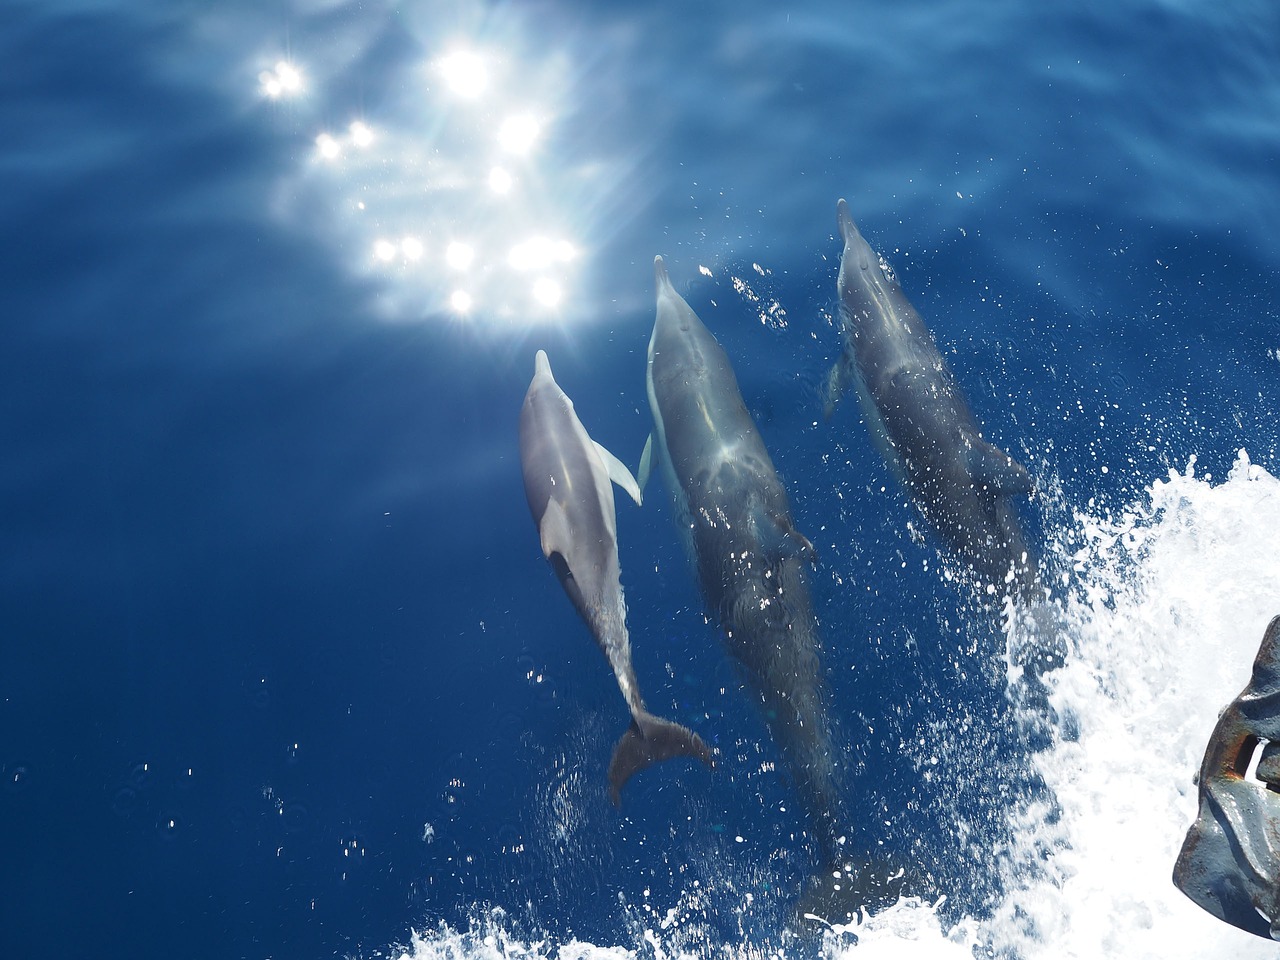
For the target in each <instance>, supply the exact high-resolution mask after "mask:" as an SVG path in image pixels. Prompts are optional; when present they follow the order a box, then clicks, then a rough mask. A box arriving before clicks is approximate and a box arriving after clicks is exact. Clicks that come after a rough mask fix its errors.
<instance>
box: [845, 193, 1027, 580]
mask: <svg viewBox="0 0 1280 960" xmlns="http://www.w3.org/2000/svg"><path fill="white" fill-rule="evenodd" d="M836 217H837V219H838V220H839V223H840V233H841V235H842V236H843V237H844V252H843V254H842V255H841V257H840V278H839V288H840V315H841V320H842V326H843V329H844V338H845V345H844V352H843V354H842V355H841V357H840V359H839V360H837V361H836V364H835V366H834V367H832V369H831V373H830V375H829V376H828V378H827V388H826V403H825V413H826V415H827V416H830V415H831V413H832V411H833V410H834V408H835V405H836V402H837V401H838V400H839V399H840V396H841V395H842V394H843V393H844V392H845V391H846V390H847V389H848V387H849V386H850V385H851V384H852V385H853V386H854V387H855V388H856V390H857V393H858V399H859V401H860V402H861V406H862V411H863V415H864V416H865V418H866V421H867V426H868V429H869V430H870V431H871V435H872V439H873V441H874V442H875V443H876V446H877V447H878V448H879V450H880V452H881V454H882V455H883V456H884V458H885V460H886V461H887V462H888V464H889V467H890V469H891V470H892V471H893V472H894V474H895V475H896V476H897V478H898V480H899V481H900V482H901V483H902V485H903V486H904V487H905V488H906V491H907V493H908V495H909V496H910V498H911V500H912V501H913V502H914V503H915V505H916V507H917V508H918V509H919V511H920V513H921V514H922V515H923V516H924V518H925V520H926V521H927V523H928V524H929V526H931V527H932V528H933V530H934V531H935V533H936V534H937V535H938V536H939V537H940V538H941V540H942V541H943V543H945V544H946V546H947V547H948V548H949V549H950V550H951V551H952V552H953V553H954V554H955V555H956V556H957V557H958V558H960V559H961V560H962V561H964V562H965V563H966V564H968V565H969V566H970V567H971V568H972V569H973V570H974V572H975V573H976V574H977V575H978V577H979V578H980V580H981V581H982V582H983V583H985V584H991V585H995V586H996V588H997V589H1004V590H1006V592H1008V593H1010V594H1011V595H1013V596H1014V597H1015V598H1016V599H1021V600H1028V601H1030V600H1034V599H1038V595H1039V594H1040V593H1041V592H1042V591H1040V589H1039V575H1038V571H1037V564H1036V560H1035V558H1034V557H1033V556H1032V553H1031V550H1030V548H1029V547H1028V546H1027V541H1026V537H1025V536H1024V534H1023V531H1022V527H1021V526H1020V524H1019V521H1018V513H1017V508H1016V506H1015V503H1014V498H1015V497H1021V496H1023V495H1026V494H1028V493H1030V492H1031V488H1032V485H1031V478H1030V477H1029V476H1028V474H1027V471H1026V469H1025V468H1024V467H1023V466H1022V465H1021V464H1020V463H1018V462H1017V461H1015V460H1014V459H1013V458H1012V457H1011V456H1009V455H1008V454H1007V453H1005V452H1004V451H1003V450H1001V449H1000V448H999V447H997V446H995V445H993V444H991V443H989V442H988V441H986V440H984V439H983V438H982V433H981V430H980V428H979V427H978V422H977V420H975V419H974V416H973V412H972V411H971V410H970V409H969V405H968V404H967V403H966V402H965V399H964V395H963V394H962V393H961V391H960V386H959V384H958V383H957V382H956V379H955V376H954V375H953V374H952V372H951V370H950V368H949V367H948V366H947V364H946V362H945V361H944V360H943V359H942V354H940V353H939V352H938V348H937V345H936V344H935V343H934V341H933V336H932V335H931V334H930V333H929V330H928V328H926V327H925V325H924V321H923V320H922V319H920V314H918V313H917V312H916V310H915V307H913V306H912V305H911V302H910V301H909V300H908V299H907V298H906V295H905V294H904V293H903V292H902V288H901V287H900V286H899V285H898V282H897V279H896V278H895V277H894V275H893V272H892V270H891V269H890V268H889V266H888V265H887V264H886V263H885V262H884V260H883V259H881V257H880V255H879V254H877V253H876V252H875V250H873V249H872V248H871V245H870V244H868V243H867V241H866V240H864V239H863V237H862V234H861V233H859V232H858V228H857V226H856V225H855V224H854V222H853V217H852V216H851V215H850V213H849V205H848V204H847V203H845V201H844V200H840V201H839V202H838V203H837V204H836ZM1006 585H1007V586H1006Z"/></svg>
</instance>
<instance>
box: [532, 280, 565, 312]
mask: <svg viewBox="0 0 1280 960" xmlns="http://www.w3.org/2000/svg"><path fill="white" fill-rule="evenodd" d="M563 295H564V294H563V291H562V290H561V289H560V284H558V283H556V281H554V280H552V279H550V278H549V277H540V278H539V279H538V280H536V281H534V284H533V299H534V300H536V301H538V303H539V304H541V305H542V306H544V307H558V306H559V305H560V299H561V297H562V296H563Z"/></svg>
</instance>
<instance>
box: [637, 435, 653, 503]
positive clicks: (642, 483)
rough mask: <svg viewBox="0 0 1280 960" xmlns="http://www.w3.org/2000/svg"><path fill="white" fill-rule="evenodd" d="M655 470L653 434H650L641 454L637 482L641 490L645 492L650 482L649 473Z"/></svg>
mask: <svg viewBox="0 0 1280 960" xmlns="http://www.w3.org/2000/svg"><path fill="white" fill-rule="evenodd" d="M652 470H653V434H652V433H651V434H649V437H648V439H646V440H645V442H644V453H642V454H640V473H639V474H637V476H636V483H637V485H638V486H639V487H640V492H641V493H644V488H645V487H646V486H647V485H648V483H649V473H650V472H651V471H652Z"/></svg>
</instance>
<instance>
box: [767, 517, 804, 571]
mask: <svg viewBox="0 0 1280 960" xmlns="http://www.w3.org/2000/svg"><path fill="white" fill-rule="evenodd" d="M755 527H756V531H757V533H758V534H759V535H760V545H761V547H762V548H763V551H764V555H765V556H767V557H769V558H770V559H771V560H775V561H776V560H781V559H784V558H786V557H795V558H796V559H798V560H803V561H805V562H806V563H817V562H818V551H817V549H816V548H815V547H814V545H813V544H812V543H811V542H810V541H809V538H808V537H806V536H805V535H804V534H803V533H801V532H800V531H799V530H797V529H796V527H795V524H794V523H792V521H791V517H789V516H787V515H785V514H784V515H782V516H778V515H776V514H765V515H764V516H759V515H757V516H756V518H755Z"/></svg>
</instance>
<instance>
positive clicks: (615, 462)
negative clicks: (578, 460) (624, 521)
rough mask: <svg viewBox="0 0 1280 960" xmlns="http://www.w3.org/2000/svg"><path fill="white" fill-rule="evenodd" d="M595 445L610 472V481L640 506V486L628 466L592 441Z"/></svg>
mask: <svg viewBox="0 0 1280 960" xmlns="http://www.w3.org/2000/svg"><path fill="white" fill-rule="evenodd" d="M591 442H592V443H594V444H595V447H596V453H598V454H600V459H601V461H602V462H603V463H604V465H605V469H606V470H608V471H609V479H610V480H612V481H613V482H614V483H616V484H617V485H618V486H620V487H621V488H622V489H623V490H625V491H627V493H628V495H630V497H631V499H632V500H634V501H635V502H636V505H637V506H638V505H639V504H640V486H639V485H638V484H637V483H636V478H635V477H633V476H632V475H631V471H630V470H628V469H627V465H626V464H625V463H623V462H622V461H621V460H619V459H618V458H617V457H615V456H614V455H613V454H612V453H610V452H609V451H608V450H606V449H605V448H604V447H602V446H600V444H599V443H596V441H594V440H592V441H591Z"/></svg>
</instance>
